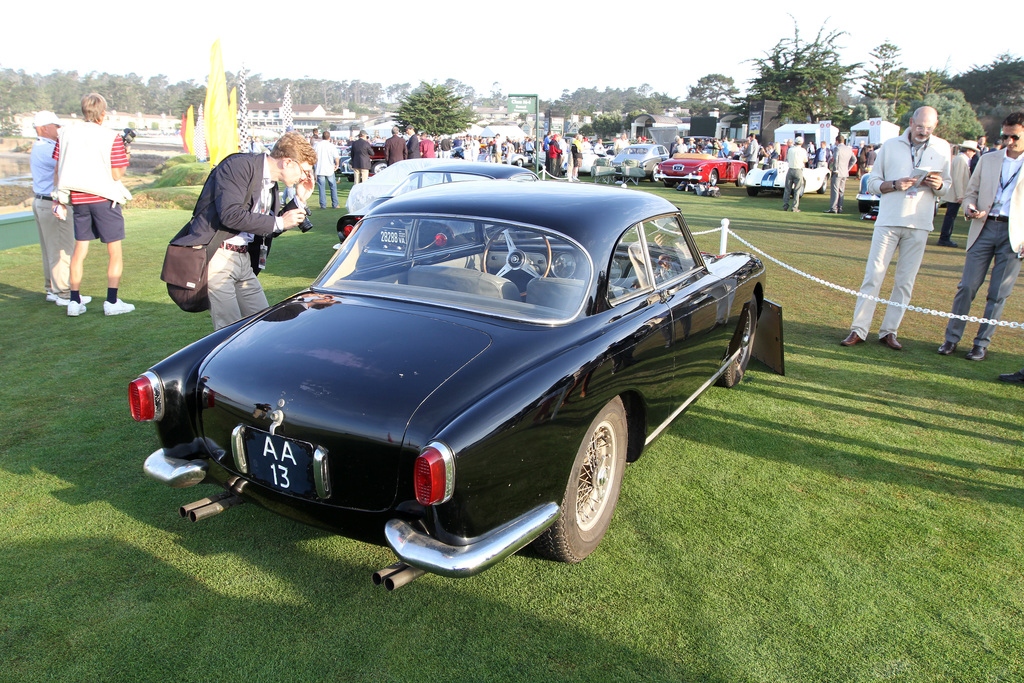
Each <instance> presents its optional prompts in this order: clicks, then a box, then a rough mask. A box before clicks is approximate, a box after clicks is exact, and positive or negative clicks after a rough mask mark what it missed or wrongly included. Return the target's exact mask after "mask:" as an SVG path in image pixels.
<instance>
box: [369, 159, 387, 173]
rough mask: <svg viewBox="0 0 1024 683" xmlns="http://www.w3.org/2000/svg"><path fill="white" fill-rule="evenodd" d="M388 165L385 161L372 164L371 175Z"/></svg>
mask: <svg viewBox="0 0 1024 683" xmlns="http://www.w3.org/2000/svg"><path fill="white" fill-rule="evenodd" d="M387 167H388V165H387V164H386V163H385V162H383V161H376V162H374V163H373V164H372V165H371V166H370V175H377V174H378V173H380V172H381V171H383V170H384V169H385V168H387Z"/></svg>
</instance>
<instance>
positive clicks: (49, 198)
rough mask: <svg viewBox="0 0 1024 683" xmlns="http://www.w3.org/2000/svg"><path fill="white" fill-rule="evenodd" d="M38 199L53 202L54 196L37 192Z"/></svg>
mask: <svg viewBox="0 0 1024 683" xmlns="http://www.w3.org/2000/svg"><path fill="white" fill-rule="evenodd" d="M36 199H45V200H46V201H48V202H52V201H53V197H51V196H50V195H48V194H37V195H36Z"/></svg>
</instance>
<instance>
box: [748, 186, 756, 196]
mask: <svg viewBox="0 0 1024 683" xmlns="http://www.w3.org/2000/svg"><path fill="white" fill-rule="evenodd" d="M747 196H748V197H756V196H757V188H756V187H748V188H747Z"/></svg>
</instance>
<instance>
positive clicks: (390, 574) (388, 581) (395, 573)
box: [373, 562, 426, 591]
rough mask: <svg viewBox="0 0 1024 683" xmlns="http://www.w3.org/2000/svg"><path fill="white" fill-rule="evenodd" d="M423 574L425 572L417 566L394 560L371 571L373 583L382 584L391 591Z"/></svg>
mask: <svg viewBox="0 0 1024 683" xmlns="http://www.w3.org/2000/svg"><path fill="white" fill-rule="evenodd" d="M424 574H426V572H425V571H423V570H422V569H420V568H419V567H413V566H411V565H408V564H406V563H405V562H395V563H394V564H392V565H388V566H387V567H384V569H380V570H378V571H376V572H374V573H373V585H374V586H380V585H383V586H384V588H386V589H387V590H389V591H393V590H395V589H396V588H401V587H402V586H404V585H405V584H407V583H412V582H413V581H415V580H416V579H418V578H420V577H421V576H423V575H424Z"/></svg>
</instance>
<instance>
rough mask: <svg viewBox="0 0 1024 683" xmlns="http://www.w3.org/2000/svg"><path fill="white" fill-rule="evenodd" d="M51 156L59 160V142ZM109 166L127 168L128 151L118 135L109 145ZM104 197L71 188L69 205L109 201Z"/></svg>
mask: <svg viewBox="0 0 1024 683" xmlns="http://www.w3.org/2000/svg"><path fill="white" fill-rule="evenodd" d="M53 158H54V160H55V161H58V162H59V161H60V142H58V143H57V145H56V146H55V147H54V148H53ZM110 168H128V152H127V150H125V148H124V140H123V139H122V138H121V136H120V135H118V136H115V137H114V144H113V145H111V146H110ZM109 201H110V200H109V199H107V198H106V197H100V196H98V195H94V194H89V193H88V192H79V191H78V190H71V205H72V206H74V205H76V204H99V203H100V202H109Z"/></svg>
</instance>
